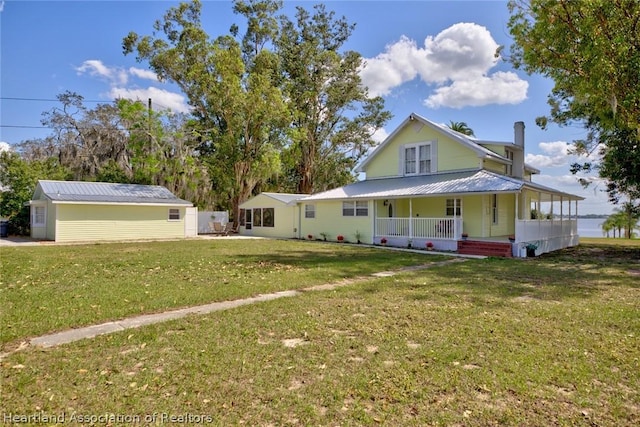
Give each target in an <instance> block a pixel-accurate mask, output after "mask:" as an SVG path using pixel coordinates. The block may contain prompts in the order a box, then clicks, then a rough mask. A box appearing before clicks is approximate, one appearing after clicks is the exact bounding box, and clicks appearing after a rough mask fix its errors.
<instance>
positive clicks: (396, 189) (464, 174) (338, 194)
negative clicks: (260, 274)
mask: <svg viewBox="0 0 640 427" xmlns="http://www.w3.org/2000/svg"><path fill="white" fill-rule="evenodd" d="M525 186H526V187H528V188H531V189H534V190H539V191H546V192H551V193H553V194H559V195H560V194H561V195H565V196H568V197H571V198H572V199H574V200H575V199H578V200H580V199H581V198H580V197H578V196H573V195H570V194H566V193H561V192H558V191H556V190H553V189H551V188H548V187H543V186H541V185H537V184H533V183H530V182H527V181H523V180H519V179H515V178H512V177H508V176H504V175H500V174H497V173H494V172H490V171H487V170H469V171H460V172H451V173H440V174H433V175H420V176H411V177H394V178H380V179H370V180H364V181H358V182H355V183H353V184H349V185H345V186H344V187H340V188H336V189H333V190H329V191H325V192H322V193H317V194H313V195H311V196H308V197H305V198H302V199H300V200H299V201H300V202H311V201H317V200H345V199H388V198H403V197H415V196H422V197H425V196H442V195H446V194H482V193H517V192H520V191H521V190H522V188H523V187H525Z"/></svg>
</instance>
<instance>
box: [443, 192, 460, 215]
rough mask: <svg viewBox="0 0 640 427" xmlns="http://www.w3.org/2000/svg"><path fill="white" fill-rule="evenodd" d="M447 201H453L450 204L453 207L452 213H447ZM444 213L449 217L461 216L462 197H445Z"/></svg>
mask: <svg viewBox="0 0 640 427" xmlns="http://www.w3.org/2000/svg"><path fill="white" fill-rule="evenodd" d="M449 201H452V202H453V205H452V206H451V209H453V214H449V213H448V212H447V211H448V210H449ZM458 211H460V213H458ZM444 214H445V216H451V217H454V216H456V217H459V216H462V199H460V198H458V197H456V198H451V199H447V200H446V201H445V202H444Z"/></svg>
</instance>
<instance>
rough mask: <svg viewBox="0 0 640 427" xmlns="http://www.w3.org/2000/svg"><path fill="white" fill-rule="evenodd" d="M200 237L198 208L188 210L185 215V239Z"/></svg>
mask: <svg viewBox="0 0 640 427" xmlns="http://www.w3.org/2000/svg"><path fill="white" fill-rule="evenodd" d="M197 235H198V208H187V209H186V212H185V214H184V237H193V236H197Z"/></svg>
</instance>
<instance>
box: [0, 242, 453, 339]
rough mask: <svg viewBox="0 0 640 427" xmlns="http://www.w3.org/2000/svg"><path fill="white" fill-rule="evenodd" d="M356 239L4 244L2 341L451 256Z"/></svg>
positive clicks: (0, 284)
mask: <svg viewBox="0 0 640 427" xmlns="http://www.w3.org/2000/svg"><path fill="white" fill-rule="evenodd" d="M442 259H443V257H441V256H432V255H426V254H410V253H409V254H407V253H397V252H393V251H383V250H380V249H375V248H365V247H362V246H357V245H348V244H342V245H338V244H327V243H321V242H304V241H294V240H290V241H286V240H227V239H217V240H184V241H170V242H146V243H113V244H98V245H79V246H60V245H58V246H43V247H9V248H2V249H1V252H0V262H1V266H0V291H1V292H2V301H3V310H2V325H3V327H2V330H0V344H5V345H7V344H8V345H14V344H15V343H16V342H17V341H19V340H21V339H24V338H27V337H32V336H36V335H42V334H45V333H48V332H53V331H58V330H64V329H69V328H73V327H78V326H85V325H91V324H95V323H101V322H104V321H109V320H116V319H121V318H124V317H129V316H135V315H140V314H144V313H154V312H158V311H164V310H167V309H174V308H181V307H187V306H193V305H198V304H204V303H209V302H216V301H226V300H233V299H238V298H245V297H249V296H255V295H258V294H265V293H271V292H277V291H282V290H289V289H300V288H304V287H308V286H313V285H318V284H324V283H328V282H333V281H337V280H340V279H343V278H353V277H357V276H361V275H369V274H371V273H374V272H377V271H380V270H387V269H391V268H400V267H402V266H407V265H414V264H418V263H428V262H434V261H438V260H442Z"/></svg>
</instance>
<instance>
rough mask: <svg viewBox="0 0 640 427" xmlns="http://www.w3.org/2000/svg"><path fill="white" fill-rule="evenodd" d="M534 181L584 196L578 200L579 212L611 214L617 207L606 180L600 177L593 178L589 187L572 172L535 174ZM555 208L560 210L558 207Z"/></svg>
mask: <svg viewBox="0 0 640 427" xmlns="http://www.w3.org/2000/svg"><path fill="white" fill-rule="evenodd" d="M533 181H534V182H537V183H540V184H542V185H544V186H547V187H551V188H554V189H556V190H559V191H564V192H566V193H569V194H575V195H577V196H581V197H584V200H581V201H579V202H578V214H600V215H609V214H611V213H612V212H613V209H614V207H615V206H614V205H613V204H612V203H610V202H609V199H608V195H607V192H606V185H605V183H604V181H603V180H601V179H599V178H592V183H591V185H589V186H588V187H587V188H585V187H583V186H582V184H580V183H579V182H578V177H577V176H576V175H571V174H568V175H566V174H565V175H560V176H554V175H544V174H541V175H534V179H533ZM554 210H556V211H558V209H557V208H554Z"/></svg>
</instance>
